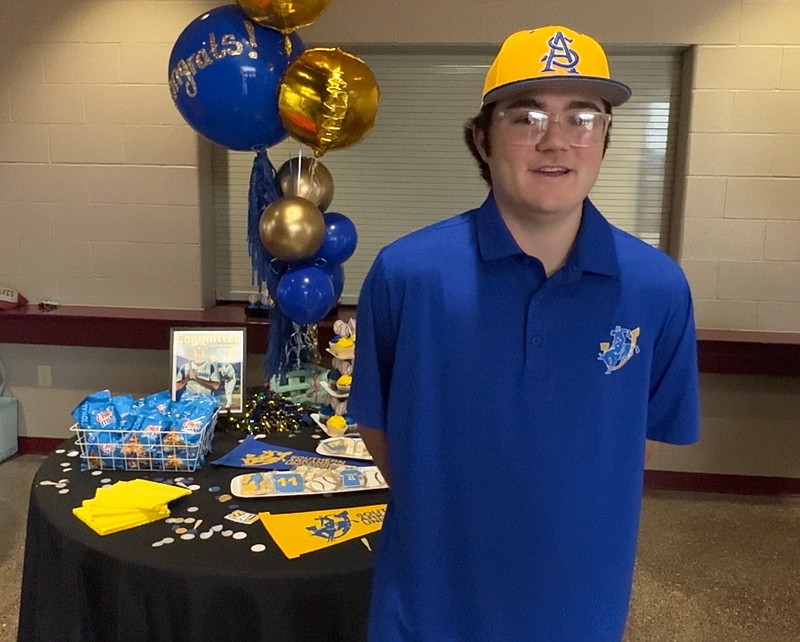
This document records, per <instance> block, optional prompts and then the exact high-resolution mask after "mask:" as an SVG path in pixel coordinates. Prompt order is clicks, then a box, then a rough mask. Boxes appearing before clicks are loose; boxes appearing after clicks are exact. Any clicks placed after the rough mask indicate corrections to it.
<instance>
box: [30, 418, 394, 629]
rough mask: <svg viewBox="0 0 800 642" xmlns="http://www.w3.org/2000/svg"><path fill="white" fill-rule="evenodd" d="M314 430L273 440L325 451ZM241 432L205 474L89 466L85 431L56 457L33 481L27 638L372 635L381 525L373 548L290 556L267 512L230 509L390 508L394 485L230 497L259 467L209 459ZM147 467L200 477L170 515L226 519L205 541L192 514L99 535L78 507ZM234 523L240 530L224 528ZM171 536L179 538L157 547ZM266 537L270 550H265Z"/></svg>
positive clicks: (219, 437)
mask: <svg viewBox="0 0 800 642" xmlns="http://www.w3.org/2000/svg"><path fill="white" fill-rule="evenodd" d="M314 433H315V431H314V430H313V429H311V428H308V429H307V432H305V431H304V432H303V433H302V434H298V435H296V436H294V437H293V438H291V437H289V436H288V435H287V434H285V433H275V434H270V435H267V438H266V439H265V441H266V442H268V443H273V444H276V445H281V446H289V447H293V448H297V449H301V450H308V451H313V450H314V448H315V446H316V443H317V441H316V440H315V439H314V438H313V437H312V435H313V434H314ZM318 435H319V433H318V432H317V436H318ZM243 436H244V435H243V434H242V433H234V434H226V433H224V432H221V431H219V430H218V431H217V433H216V434H215V436H214V441H213V452H212V453H211V454H210V455H208V456H207V459H206V464H205V467H204V468H203V469H201V470H198V471H195V472H175V473H164V472H138V473H134V472H118V471H102V474H100V475H92V474H91V473H89V472H81V471H80V458H79V457H76V456H75V455H74V453H75V451H76V448H75V442H74V440H68V441H66V442H65V443H64V444H63V445H62V447H61V448H59V449H58V450H57V451H56V452H55V453H53V454H52V455H50V457H48V458H47V459H46V460H45V461H44V463H43V464H42V466H41V467H40V469H39V471H38V472H37V474H36V476H35V478H34V480H33V487H32V489H31V496H30V506H29V512H28V524H27V539H26V544H25V561H24V567H23V577H22V600H21V605H20V621H19V640H21V641H25V642H32V641H36V640H41V641H42V642H52V641H53V640H59V641H60V642H67V641H70V640H75V641H76V642H91V641H97V642H112V641H114V640H125V641H128V640H142V641H147V642H157V641H160V640H163V641H164V642H176V641H180V640H186V641H187V642H188V641H191V642H201V641H202V640H209V641H212V640H213V641H214V642H218V641H219V640H248V641H251V640H252V641H257V640H270V641H273V640H274V641H280V640H287V641H288V640H307V641H314V642H316V641H324V640H337V641H339V640H347V641H350V640H360V639H364V638H365V636H366V618H367V610H368V602H369V590H370V575H371V568H372V552H371V549H372V548H374V546H375V545H376V542H377V539H378V534H377V533H374V534H372V535H370V536H369V537H368V538H367V544H369V546H368V545H367V544H365V543H364V542H363V541H362V540H361V539H355V540H352V541H348V542H343V543H341V544H338V545H336V546H331V547H329V548H326V549H323V550H320V551H317V552H313V553H308V554H305V555H302V556H301V557H299V558H298V559H291V560H290V559H287V558H286V557H285V556H284V554H283V553H282V552H281V550H280V549H279V548H278V546H277V545H276V544H275V543H274V541H273V540H272V538H271V537H270V535H269V534H268V533H267V531H266V529H265V528H264V526H263V524H262V523H261V521H260V520H259V521H257V522H255V523H252V524H250V525H245V524H237V523H234V522H232V521H230V520H228V519H226V518H225V516H226V515H228V514H229V513H230V512H231V511H232V510H234V509H235V508H239V509H241V510H243V511H247V512H250V513H259V512H263V511H269V512H271V513H287V512H295V511H308V510H328V509H334V508H339V507H352V506H363V505H369V504H380V503H384V502H386V501H387V493H386V492H385V491H367V492H356V493H343V494H337V495H330V496H312V497H280V498H269V499H267V498H257V499H241V498H237V497H232V498H227V497H225V495H226V494H230V481H231V479H232V478H233V477H235V476H236V475H240V474H243V473H245V472H247V471H246V470H244V469H241V468H229V467H220V466H215V465H213V464H210V463H208V462H209V461H211V460H213V459H215V458H216V457H219V456H221V455H222V454H225V453H227V452H229V451H230V450H231V449H232V448H234V447H235V446H236V445H238V442H239V440H241V439H242V438H243ZM70 455H72V456H70ZM137 477H138V478H146V479H151V480H156V481H158V480H162V479H166V478H169V479H172V480H175V479H178V478H183V480H182V482H181V483H183V484H186V485H198V486H199V487H200V488H199V489H197V490H195V491H194V492H192V494H191V495H189V496H187V497H182V498H180V499H178V500H175V501H174V502H172V503H170V505H169V507H170V511H171V517H173V518H193V519H194V520H195V521H194V522H193V524H196V520H203V521H202V523H201V526H200V528H198V529H197V530H198V531H204V530H207V529H210V528H211V527H212V526H214V525H222V529H219V526H217V530H216V531H215V532H214V534H213V535H212V536H210V537H207V539H201V538H200V537H197V536H196V537H194V538H193V539H191V540H183V539H181V538H180V535H179V534H176V533H175V530H174V529H176V528H179V527H181V526H183V527H186V523H184V524H182V525H181V526H178V525H176V524H174V523H168V522H166V521H165V520H161V521H158V522H154V523H151V524H147V525H144V526H140V527H137V528H133V529H130V530H127V531H121V532H118V533H114V534H111V535H106V536H100V535H98V534H96V533H95V532H94V531H93V530H92V529H91V528H89V527H88V526H87V525H85V524H84V523H83V522H81V521H80V520H79V519H78V518H77V517H75V516H74V515H73V514H72V509H73V508H74V507H76V506H79V505H80V504H81V502H82V501H83V500H85V499H90V498H92V497H94V495H95V492H96V490H97V488H98V487H100V486H101V485H102V484H103V483H109V481H110V482H111V483H113V482H115V481H120V480H127V479H134V478H137ZM43 482H45V483H43ZM51 482H56V483H57V482H63V486H62V487H59V486H61V485H59V486H56V485H54V484H53V483H51ZM64 491H67V492H64ZM227 531H233V534H228V536H224V535H223V533H224V532H227ZM235 533H245V534H246V537H243V536H242V535H234V534H235ZM170 537H171V538H173V539H174V542H172V543H167V544H163V543H162V544H158V542H162V541H163V540H164V539H165V538H170ZM235 537H239V538H240V539H236V538H235ZM154 543H155V544H156V545H155V546H154ZM255 544H263V545H264V546H265V547H266V548H265V550H263V551H262V552H254V551H253V550H252V549H251V547H253V545H255ZM259 548H261V547H258V546H257V547H256V549H257V550H258V549H259Z"/></svg>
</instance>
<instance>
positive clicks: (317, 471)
mask: <svg viewBox="0 0 800 642" xmlns="http://www.w3.org/2000/svg"><path fill="white" fill-rule="evenodd" d="M385 488H388V486H387V485H386V482H385V481H384V479H383V475H381V472H380V471H379V470H378V468H377V466H362V467H359V468H356V467H354V466H335V467H331V468H311V467H302V466H301V467H298V468H297V469H295V470H287V471H282V470H270V471H263V472H254V473H247V474H246V475H238V476H237V477H234V478H233V479H232V480H231V493H232V494H234V495H236V496H237V497H243V498H255V497H287V496H291V495H294V496H297V495H327V494H332V493H352V492H357V491H360V490H381V489H385Z"/></svg>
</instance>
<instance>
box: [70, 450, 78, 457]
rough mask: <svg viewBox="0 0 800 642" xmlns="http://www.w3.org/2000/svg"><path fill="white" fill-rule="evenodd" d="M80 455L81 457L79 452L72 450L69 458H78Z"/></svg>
mask: <svg viewBox="0 0 800 642" xmlns="http://www.w3.org/2000/svg"><path fill="white" fill-rule="evenodd" d="M78 455H80V453H79V452H78V451H77V450H70V451H69V452H68V453H67V457H77V456H78Z"/></svg>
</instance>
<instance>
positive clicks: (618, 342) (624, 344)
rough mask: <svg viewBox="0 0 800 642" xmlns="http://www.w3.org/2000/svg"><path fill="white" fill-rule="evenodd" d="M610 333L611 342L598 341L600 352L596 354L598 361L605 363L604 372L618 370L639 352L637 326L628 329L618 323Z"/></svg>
mask: <svg viewBox="0 0 800 642" xmlns="http://www.w3.org/2000/svg"><path fill="white" fill-rule="evenodd" d="M610 334H611V336H612V337H613V341H611V343H608V342H607V341H602V342H600V354H599V355H598V356H597V360H598V361H602V362H603V363H604V364H606V374H611V373H612V372H614V371H615V370H619V369H620V368H621V367H622V366H624V365H625V364H626V363H628V361H630V359H631V357H632V356H633V355H634V354H636V353H637V352H639V346H637V345H636V342H637V341H638V339H639V328H634V329H633V330H629V329H628V328H623V327H622V326H619V325H618V326H616V327H615V328H614V329H613V330H612V331H611V332H610Z"/></svg>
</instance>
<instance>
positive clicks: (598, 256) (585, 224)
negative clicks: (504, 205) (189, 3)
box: [475, 193, 619, 276]
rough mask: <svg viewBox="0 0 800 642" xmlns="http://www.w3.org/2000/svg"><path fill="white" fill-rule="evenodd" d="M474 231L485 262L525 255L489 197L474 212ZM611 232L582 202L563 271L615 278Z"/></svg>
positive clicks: (616, 265)
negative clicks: (573, 244)
mask: <svg viewBox="0 0 800 642" xmlns="http://www.w3.org/2000/svg"><path fill="white" fill-rule="evenodd" d="M475 227H476V232H477V238H478V247H479V249H480V254H481V258H482V259H483V260H484V261H491V260H495V259H502V258H505V257H508V256H514V255H522V254H524V253H523V252H522V250H521V249H520V248H519V245H517V242H516V241H515V240H514V237H513V236H511V232H510V231H509V230H508V227H506V224H505V222H503V219H502V217H501V216H500V210H498V208H497V202H496V201H495V200H494V195H493V194H492V193H489V196H487V197H486V200H485V201H484V202H483V204H482V205H481V206H480V208H478V209H477V210H475ZM612 229H613V228H612V226H611V224H610V223H609V222H608V221H607V220H606V219H605V217H604V216H603V215H602V214H601V213H600V212H599V211H598V210H597V208H596V207H595V206H594V204H593V203H592V202H591V201H590V200H589V199H588V198H586V199H584V201H583V215H582V217H581V225H580V227H579V228H578V235H577V236H576V237H575V246H574V247H573V249H572V252H571V253H570V256H569V258H568V259H567V263H566V265H565V266H564V267H565V268H566V271H567V272H568V273H571V274H574V273H581V272H592V273H595V274H605V275H608V276H617V275H618V274H619V263H618V262H617V252H616V248H615V245H614V236H613V233H612Z"/></svg>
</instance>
